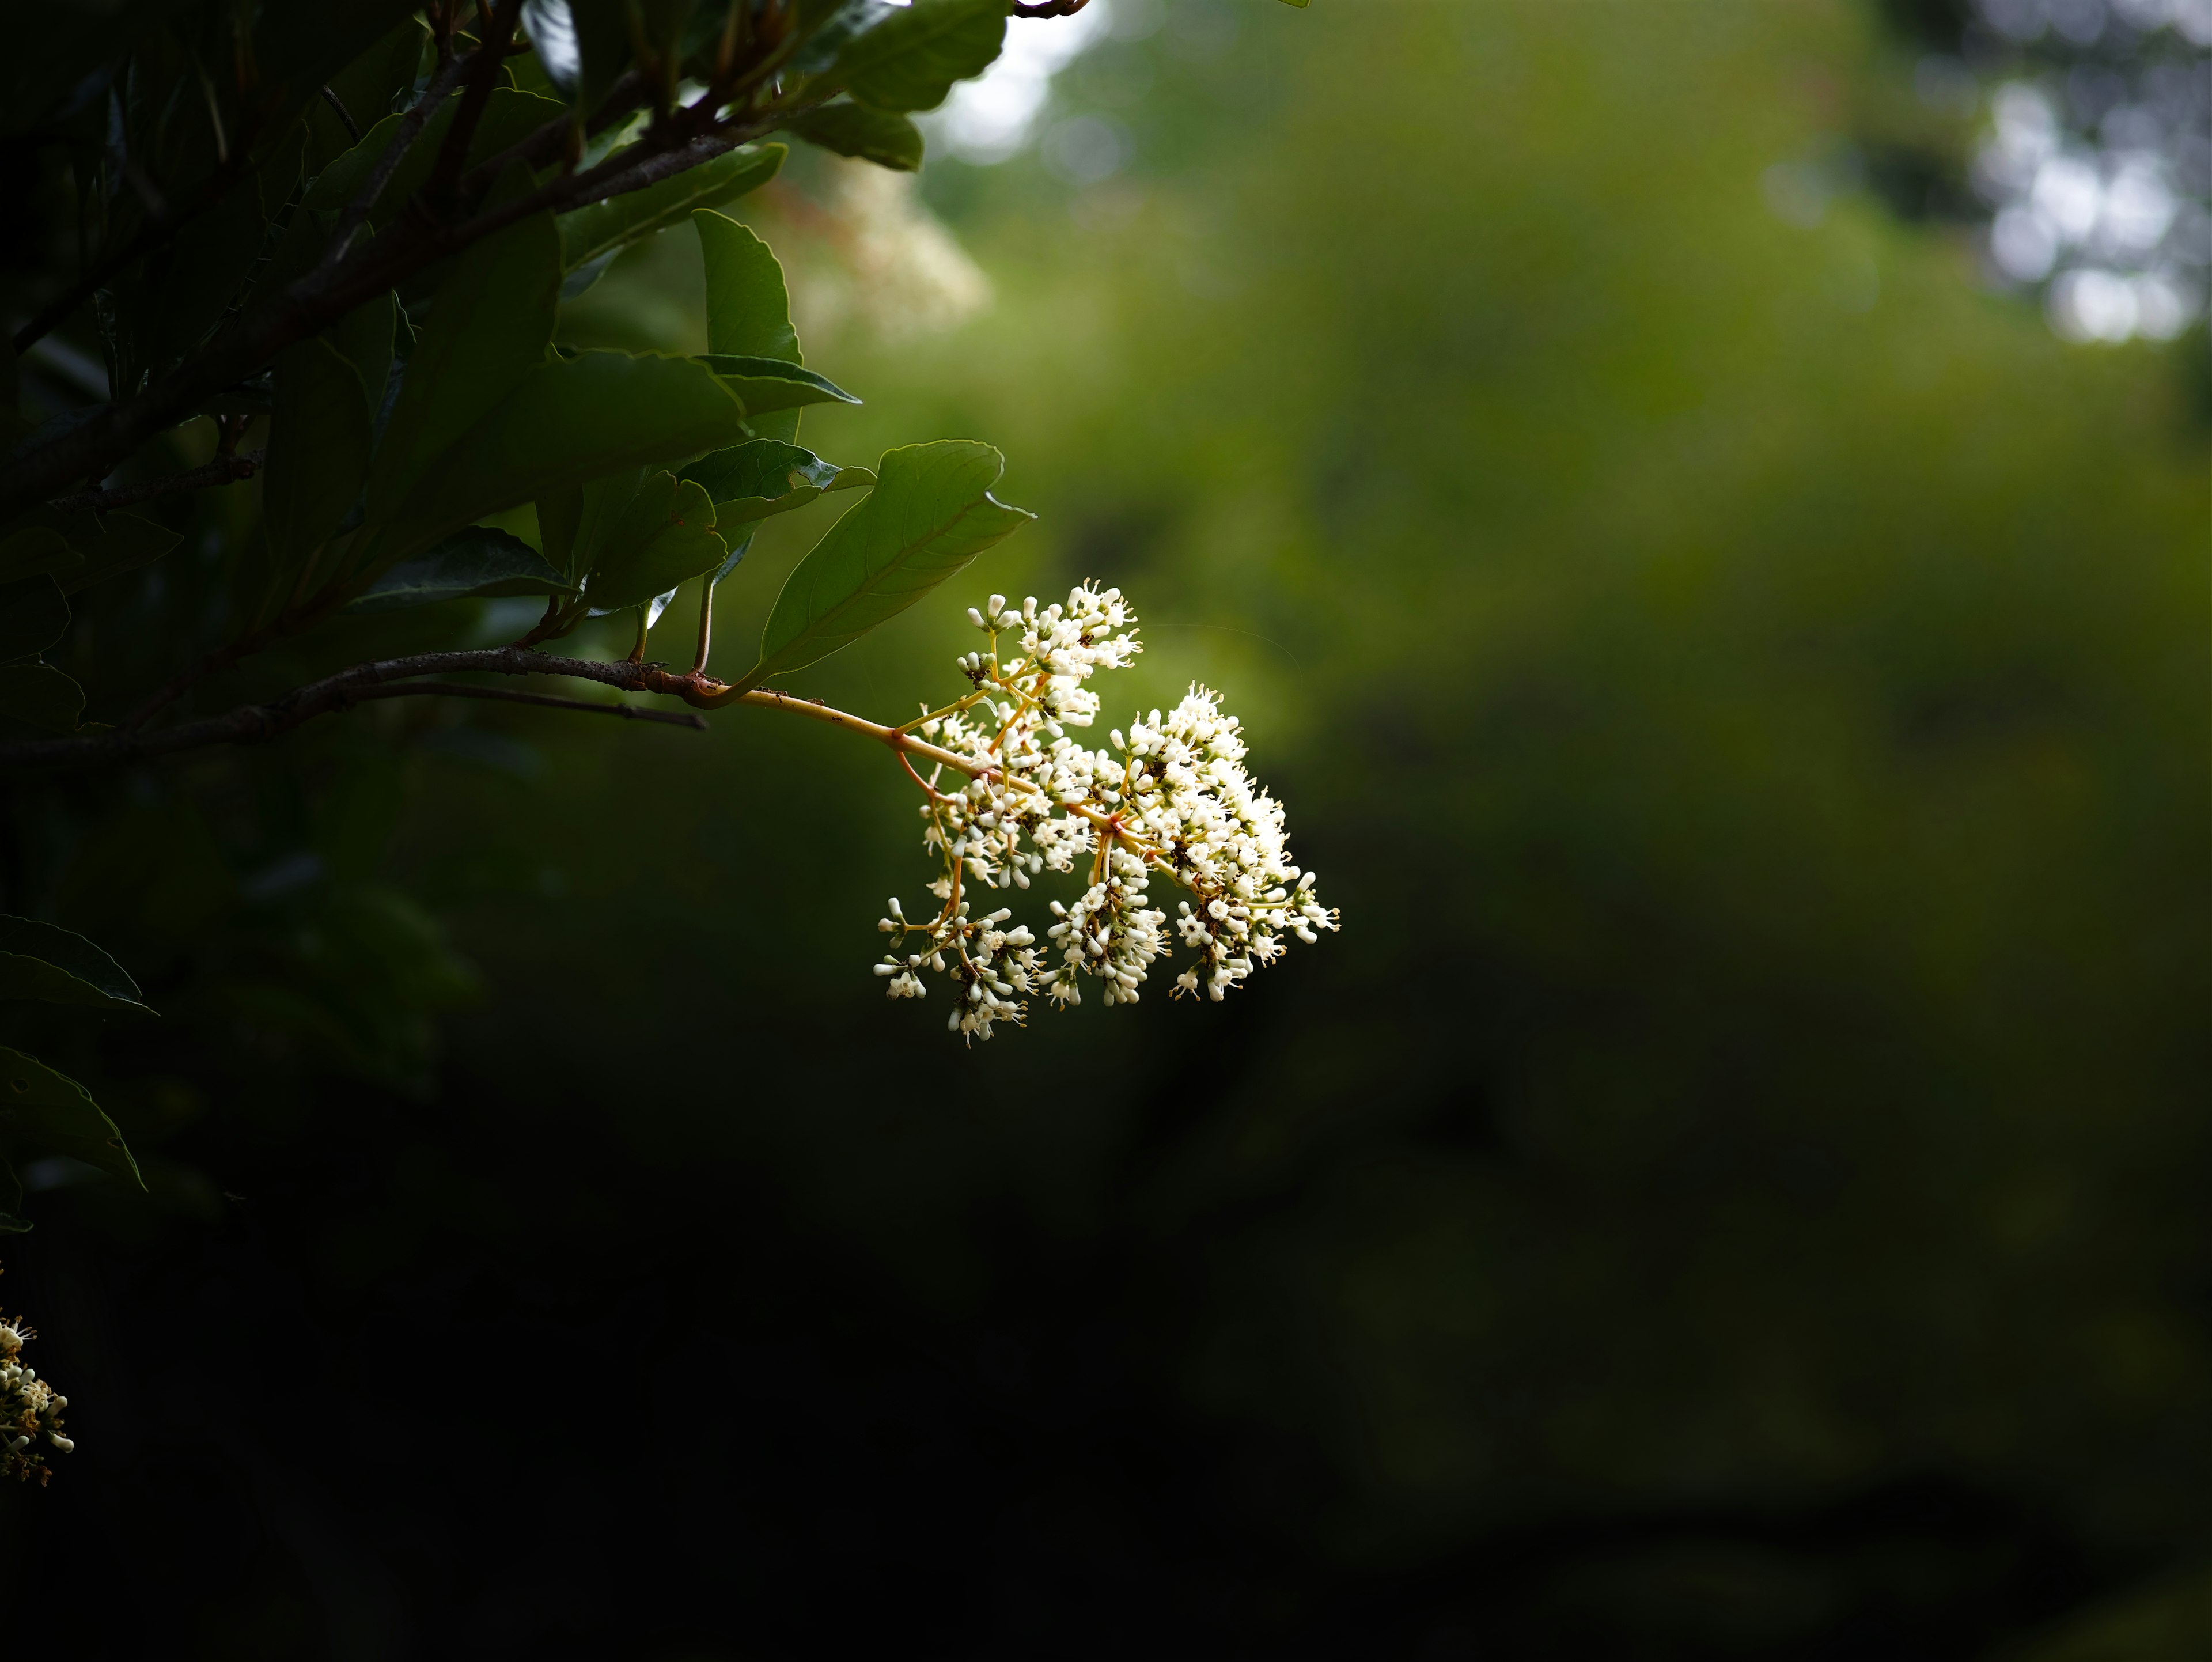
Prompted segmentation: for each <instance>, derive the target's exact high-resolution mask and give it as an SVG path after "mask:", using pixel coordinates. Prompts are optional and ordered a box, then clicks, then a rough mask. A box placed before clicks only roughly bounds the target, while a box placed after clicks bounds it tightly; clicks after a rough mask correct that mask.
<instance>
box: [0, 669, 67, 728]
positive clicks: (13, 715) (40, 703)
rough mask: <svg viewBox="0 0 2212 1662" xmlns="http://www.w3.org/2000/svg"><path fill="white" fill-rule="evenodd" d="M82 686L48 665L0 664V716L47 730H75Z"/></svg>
mask: <svg viewBox="0 0 2212 1662" xmlns="http://www.w3.org/2000/svg"><path fill="white" fill-rule="evenodd" d="M83 715H84V689H83V688H82V687H81V686H79V685H77V684H76V682H75V681H72V680H71V679H70V678H69V677H68V676H66V675H64V674H63V673H61V671H59V670H58V669H56V668H55V667H53V666H52V664H5V665H0V716H4V717H6V718H7V719H8V720H9V721H24V722H27V723H28V724H29V725H31V726H32V727H34V728H45V729H46V731H47V732H48V733H75V732H76V728H77V723H78V722H79V721H81V720H82V719H83Z"/></svg>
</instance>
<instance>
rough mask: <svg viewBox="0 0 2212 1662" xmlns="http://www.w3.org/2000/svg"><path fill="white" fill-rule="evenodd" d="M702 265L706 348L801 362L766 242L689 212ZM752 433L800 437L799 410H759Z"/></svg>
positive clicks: (785, 293) (723, 218) (786, 295)
mask: <svg viewBox="0 0 2212 1662" xmlns="http://www.w3.org/2000/svg"><path fill="white" fill-rule="evenodd" d="M691 222H692V223H693V224H694V225H696V226H697V227H698V229H699V253H700V255H701V258H702V259H703V260H704V262H705V264H706V268H707V350H708V351H710V352H721V353H726V354H729V355H731V356H736V357H754V358H780V359H781V360H783V361H784V362H788V363H800V362H805V358H804V356H803V355H802V354H801V353H800V351H799V332H798V331H797V330H795V329H793V327H792V326H791V295H790V292H789V290H788V289H787V288H786V287H785V285H784V281H783V267H782V266H781V265H779V264H778V263H777V262H776V258H775V255H774V254H773V253H769V247H768V244H766V243H765V242H763V241H762V240H760V239H759V238H758V237H757V236H755V235H754V234H753V233H752V230H751V228H750V227H748V226H744V225H740V224H738V222H737V221H735V220H734V219H732V218H731V217H730V216H728V215H726V214H717V213H710V212H703V211H702V212H699V213H695V214H693V215H692V216H691ZM755 414H756V416H757V419H755V420H754V421H752V423H751V426H752V429H753V433H754V435H755V436H756V437H758V438H763V439H781V441H784V442H785V443H789V442H791V441H793V440H794V439H796V438H797V437H798V436H799V411H798V410H797V409H791V410H788V411H781V412H779V413H777V414H775V415H760V414H759V413H758V412H755Z"/></svg>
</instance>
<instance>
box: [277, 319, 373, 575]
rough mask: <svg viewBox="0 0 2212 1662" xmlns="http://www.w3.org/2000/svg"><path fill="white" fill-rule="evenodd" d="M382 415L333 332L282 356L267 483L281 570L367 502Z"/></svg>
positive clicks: (291, 348)
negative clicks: (375, 422)
mask: <svg viewBox="0 0 2212 1662" xmlns="http://www.w3.org/2000/svg"><path fill="white" fill-rule="evenodd" d="M388 303H389V302H387V304H388ZM386 350H387V351H388V350H389V348H388V347H387V349H386ZM373 417H374V410H373V408H372V407H371V405H370V404H369V402H368V392H367V391H366V389H365V388H364V387H363V385H362V375H361V374H360V372H359V371H358V370H357V369H356V368H355V366H354V365H353V364H352V363H351V362H349V361H348V360H347V359H346V357H345V356H343V354H342V353H341V352H340V351H339V350H338V349H337V347H336V346H334V345H332V344H331V341H330V339H329V338H327V337H326V336H322V335H317V336H314V337H312V338H309V339H307V340H303V341H301V342H300V343H299V344H296V345H294V346H289V347H287V348H285V349H284V350H283V352H282V353H280V354H279V355H278V356H277V359H276V410H275V411H273V412H272V413H271V414H270V417H269V458H268V466H267V470H266V472H265V473H264V483H263V485H262V488H261V512H262V523H263V525H264V527H265V529H266V530H267V533H268V536H269V551H270V557H271V558H272V560H273V561H274V562H275V569H277V570H279V571H282V570H287V569H290V568H291V567H292V566H293V565H294V564H295V563H296V562H297V561H298V560H299V559H301V557H303V556H305V555H307V554H308V553H309V552H311V551H313V550H314V549H316V548H318V547H319V546H321V545H322V544H323V542H324V541H325V539H327V538H328V537H329V536H330V534H331V532H333V531H335V530H336V529H337V525H338V521H340V520H342V519H343V518H344V517H345V514H346V511H347V510H348V509H349V508H351V507H352V506H353V505H354V503H355V502H356V500H358V499H359V497H360V496H361V487H362V482H363V481H364V480H366V479H367V478H368V460H369V442H370V441H369V433H370V423H371V421H372V419H373Z"/></svg>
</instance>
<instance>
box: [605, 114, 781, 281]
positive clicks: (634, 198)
mask: <svg viewBox="0 0 2212 1662" xmlns="http://www.w3.org/2000/svg"><path fill="white" fill-rule="evenodd" d="M787 154H788V152H787V150H786V149H785V148H784V147H783V146H782V145H781V144H745V145H741V146H739V147H738V149H734V150H732V151H730V152H729V153H728V154H727V155H718V156H716V157H715V158H714V160H713V161H702V162H701V163H700V164H699V165H698V166H697V167H688V168H686V169H685V170H684V172H682V173H680V174H676V175H674V176H673V177H672V178H669V179H664V180H661V181H660V182H659V184H657V185H652V186H647V187H646V188H645V189H644V190H642V191H632V192H629V193H628V194H627V195H624V196H617V197H611V198H608V199H607V200H606V201H605V202H595V203H593V204H591V205H590V206H589V207H586V208H579V209H577V210H575V211H574V213H568V214H563V215H562V216H561V265H562V270H563V271H575V270H576V269H577V268H578V267H580V266H582V265H588V264H589V263H591V262H592V261H593V260H599V259H605V258H606V257H607V256H608V255H610V254H613V253H618V252H619V251H620V250H622V249H623V248H626V247H629V245H630V244H631V243H633V242H635V241H637V240H639V239H640V238H641V237H647V236H650V235H652V234H653V233H654V232H655V231H659V230H665V229H666V228H668V227H669V226H671V225H677V224H680V223H682V222H683V221H684V217H685V216H687V215H690V214H691V213H694V212H696V211H698V210H702V209H708V208H712V207H713V206H714V204H716V203H718V202H730V201H734V200H735V199H736V198H738V197H741V196H744V195H747V194H749V193H750V192H754V191H757V190H758V189H760V187H761V186H763V185H765V184H767V183H768V182H769V180H771V179H774V178H775V175H776V173H777V171H778V170H779V169H780V168H781V167H782V166H783V159H784V157H785V156H786V155H787Z"/></svg>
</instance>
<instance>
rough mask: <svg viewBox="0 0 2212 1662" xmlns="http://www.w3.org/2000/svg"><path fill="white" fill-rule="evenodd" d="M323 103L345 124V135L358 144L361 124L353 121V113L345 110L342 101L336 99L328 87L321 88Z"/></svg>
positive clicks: (335, 95) (336, 96)
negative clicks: (335, 112) (334, 111)
mask: <svg viewBox="0 0 2212 1662" xmlns="http://www.w3.org/2000/svg"><path fill="white" fill-rule="evenodd" d="M323 102H324V103H325V104H327V105H329V106H330V107H331V108H332V109H333V110H336V111H337V117H338V119H339V120H341V121H343V122H344V123H345V130H346V132H347V134H348V135H349V137H351V138H352V139H353V142H354V143H356V144H358V143H361V124H360V123H359V122H357V121H356V120H355V119H353V112H352V111H351V110H349V109H348V108H346V107H345V104H344V101H343V100H341V99H340V98H339V97H338V95H337V94H336V93H335V92H333V91H331V89H330V88H328V87H325V88H323Z"/></svg>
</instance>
